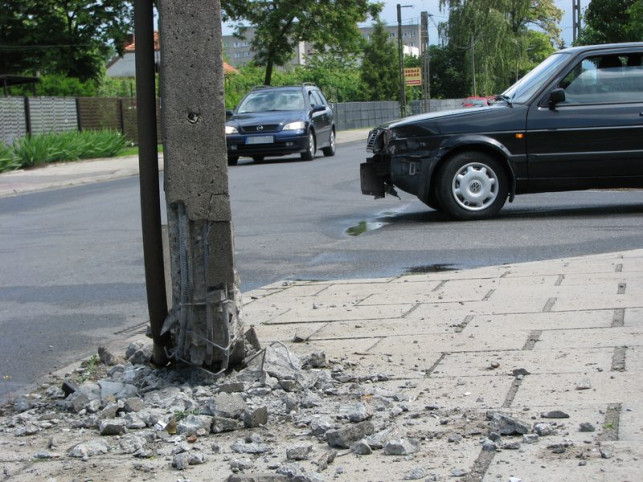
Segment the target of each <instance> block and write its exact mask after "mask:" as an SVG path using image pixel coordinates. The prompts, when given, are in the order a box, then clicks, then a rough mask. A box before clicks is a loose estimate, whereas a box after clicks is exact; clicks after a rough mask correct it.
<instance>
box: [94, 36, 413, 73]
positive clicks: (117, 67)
mask: <svg viewBox="0 0 643 482" xmlns="http://www.w3.org/2000/svg"><path fill="white" fill-rule="evenodd" d="M373 28H374V27H360V29H359V30H360V32H361V33H362V36H363V37H364V38H365V39H366V40H367V41H369V40H370V39H371V35H373ZM384 29H385V30H386V31H387V32H388V34H389V37H390V40H391V42H396V45H397V25H395V26H390V25H386V26H384ZM254 36H255V29H254V28H252V27H248V28H247V29H246V31H245V32H244V36H243V38H238V37H236V36H234V35H223V37H222V43H223V54H224V57H225V58H226V59H227V60H228V62H230V64H228V63H226V62H223V70H224V73H225V74H229V73H235V72H237V70H236V69H235V67H241V66H242V65H246V64H247V63H249V62H251V61H252V60H253V59H254V52H253V51H252V47H251V44H252V40H253V39H254ZM402 45H403V47H404V54H405V55H412V56H414V57H418V56H419V55H420V54H421V53H422V46H421V41H420V25H419V24H409V25H402ZM313 54H314V50H313V48H312V45H310V44H309V43H307V42H299V43H298V44H297V47H296V48H295V52H294V55H293V58H292V59H291V61H290V65H305V64H306V57H310V56H311V55H313ZM160 64H161V49H160V42H159V33H158V32H154V65H155V68H156V71H157V72H158V70H159V67H160ZM135 72H136V43H135V41H134V38H132V41H131V43H129V44H128V45H127V46H126V47H125V53H124V54H123V56H122V57H116V58H114V59H113V60H112V61H111V62H110V63H109V64H107V76H108V77H134V76H135Z"/></svg>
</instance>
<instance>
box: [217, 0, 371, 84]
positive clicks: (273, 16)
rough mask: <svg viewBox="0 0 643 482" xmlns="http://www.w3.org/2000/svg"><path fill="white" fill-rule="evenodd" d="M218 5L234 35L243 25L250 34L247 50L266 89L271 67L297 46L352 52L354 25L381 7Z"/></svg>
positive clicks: (334, 2) (322, 2)
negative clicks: (262, 73)
mask: <svg viewBox="0 0 643 482" xmlns="http://www.w3.org/2000/svg"><path fill="white" fill-rule="evenodd" d="M221 5H222V9H223V19H224V21H233V22H237V24H236V33H237V34H239V35H243V33H244V31H245V30H246V29H247V26H246V24H249V25H250V26H252V27H253V28H254V29H255V32H254V33H255V37H254V39H253V40H252V48H253V50H254V52H255V62H256V63H257V64H258V65H262V66H265V67H266V75H265V82H264V83H265V84H266V85H270V83H271V80H272V72H273V69H274V67H275V66H282V65H285V64H286V63H287V62H288V61H289V60H290V59H291V58H292V55H293V52H294V51H295V48H296V47H297V45H298V44H299V42H308V43H310V44H311V45H312V47H313V48H314V49H315V50H316V51H318V52H325V51H329V50H330V51H336V52H355V51H357V50H358V49H359V47H360V43H361V35H360V33H359V30H358V28H357V24H358V23H359V22H364V21H366V20H367V19H368V17H369V16H371V17H373V18H374V17H376V16H377V14H378V13H379V11H380V10H381V4H373V3H369V0H271V1H269V0H223V1H222V2H221Z"/></svg>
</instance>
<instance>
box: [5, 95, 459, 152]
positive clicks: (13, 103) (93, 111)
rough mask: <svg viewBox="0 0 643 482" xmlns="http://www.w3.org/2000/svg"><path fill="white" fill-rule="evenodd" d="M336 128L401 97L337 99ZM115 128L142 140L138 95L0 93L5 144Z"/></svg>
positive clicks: (366, 124) (415, 107) (365, 123)
mask: <svg viewBox="0 0 643 482" xmlns="http://www.w3.org/2000/svg"><path fill="white" fill-rule="evenodd" d="M461 105H462V99H446V100H434V99H431V100H428V101H422V100H414V101H412V102H410V103H409V105H408V107H407V109H408V113H409V114H413V115H415V114H421V113H424V112H437V111H441V110H450V109H458V108H460V107H461ZM333 110H334V111H335V119H336V120H335V122H336V125H337V129H338V130H348V129H362V128H371V127H375V126H377V125H379V124H382V123H384V122H387V121H390V120H394V119H398V118H399V117H400V105H399V103H398V102H397V101H382V102H342V103H337V104H333ZM156 119H157V125H156V130H157V136H158V138H159V139H161V113H160V109H159V103H158V102H157V115H156ZM74 129H78V130H97V129H113V130H117V131H119V132H122V133H123V135H124V136H125V138H126V139H127V141H128V142H130V143H132V144H137V143H138V124H137V118H136V99H135V98H129V97H126V98H120V97H119V98H116V97H78V98H71V97H0V142H3V143H5V144H7V145H10V144H12V143H13V141H14V139H18V138H21V137H24V136H26V135H28V134H40V133H48V132H60V131H64V130H74Z"/></svg>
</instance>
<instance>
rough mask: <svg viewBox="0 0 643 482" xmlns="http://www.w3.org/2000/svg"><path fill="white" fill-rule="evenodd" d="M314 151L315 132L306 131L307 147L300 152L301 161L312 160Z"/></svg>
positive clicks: (315, 147) (315, 149)
mask: <svg viewBox="0 0 643 482" xmlns="http://www.w3.org/2000/svg"><path fill="white" fill-rule="evenodd" d="M315 151H317V146H316V145H315V134H313V131H309V132H308V148H307V149H306V150H305V151H304V152H302V153H301V160H302V161H312V160H313V159H315Z"/></svg>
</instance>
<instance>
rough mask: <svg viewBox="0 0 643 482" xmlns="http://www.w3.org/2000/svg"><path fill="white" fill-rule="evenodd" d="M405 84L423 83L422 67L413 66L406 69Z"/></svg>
mask: <svg viewBox="0 0 643 482" xmlns="http://www.w3.org/2000/svg"><path fill="white" fill-rule="evenodd" d="M404 84H405V85H422V68H421V67H413V68H407V69H404Z"/></svg>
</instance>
